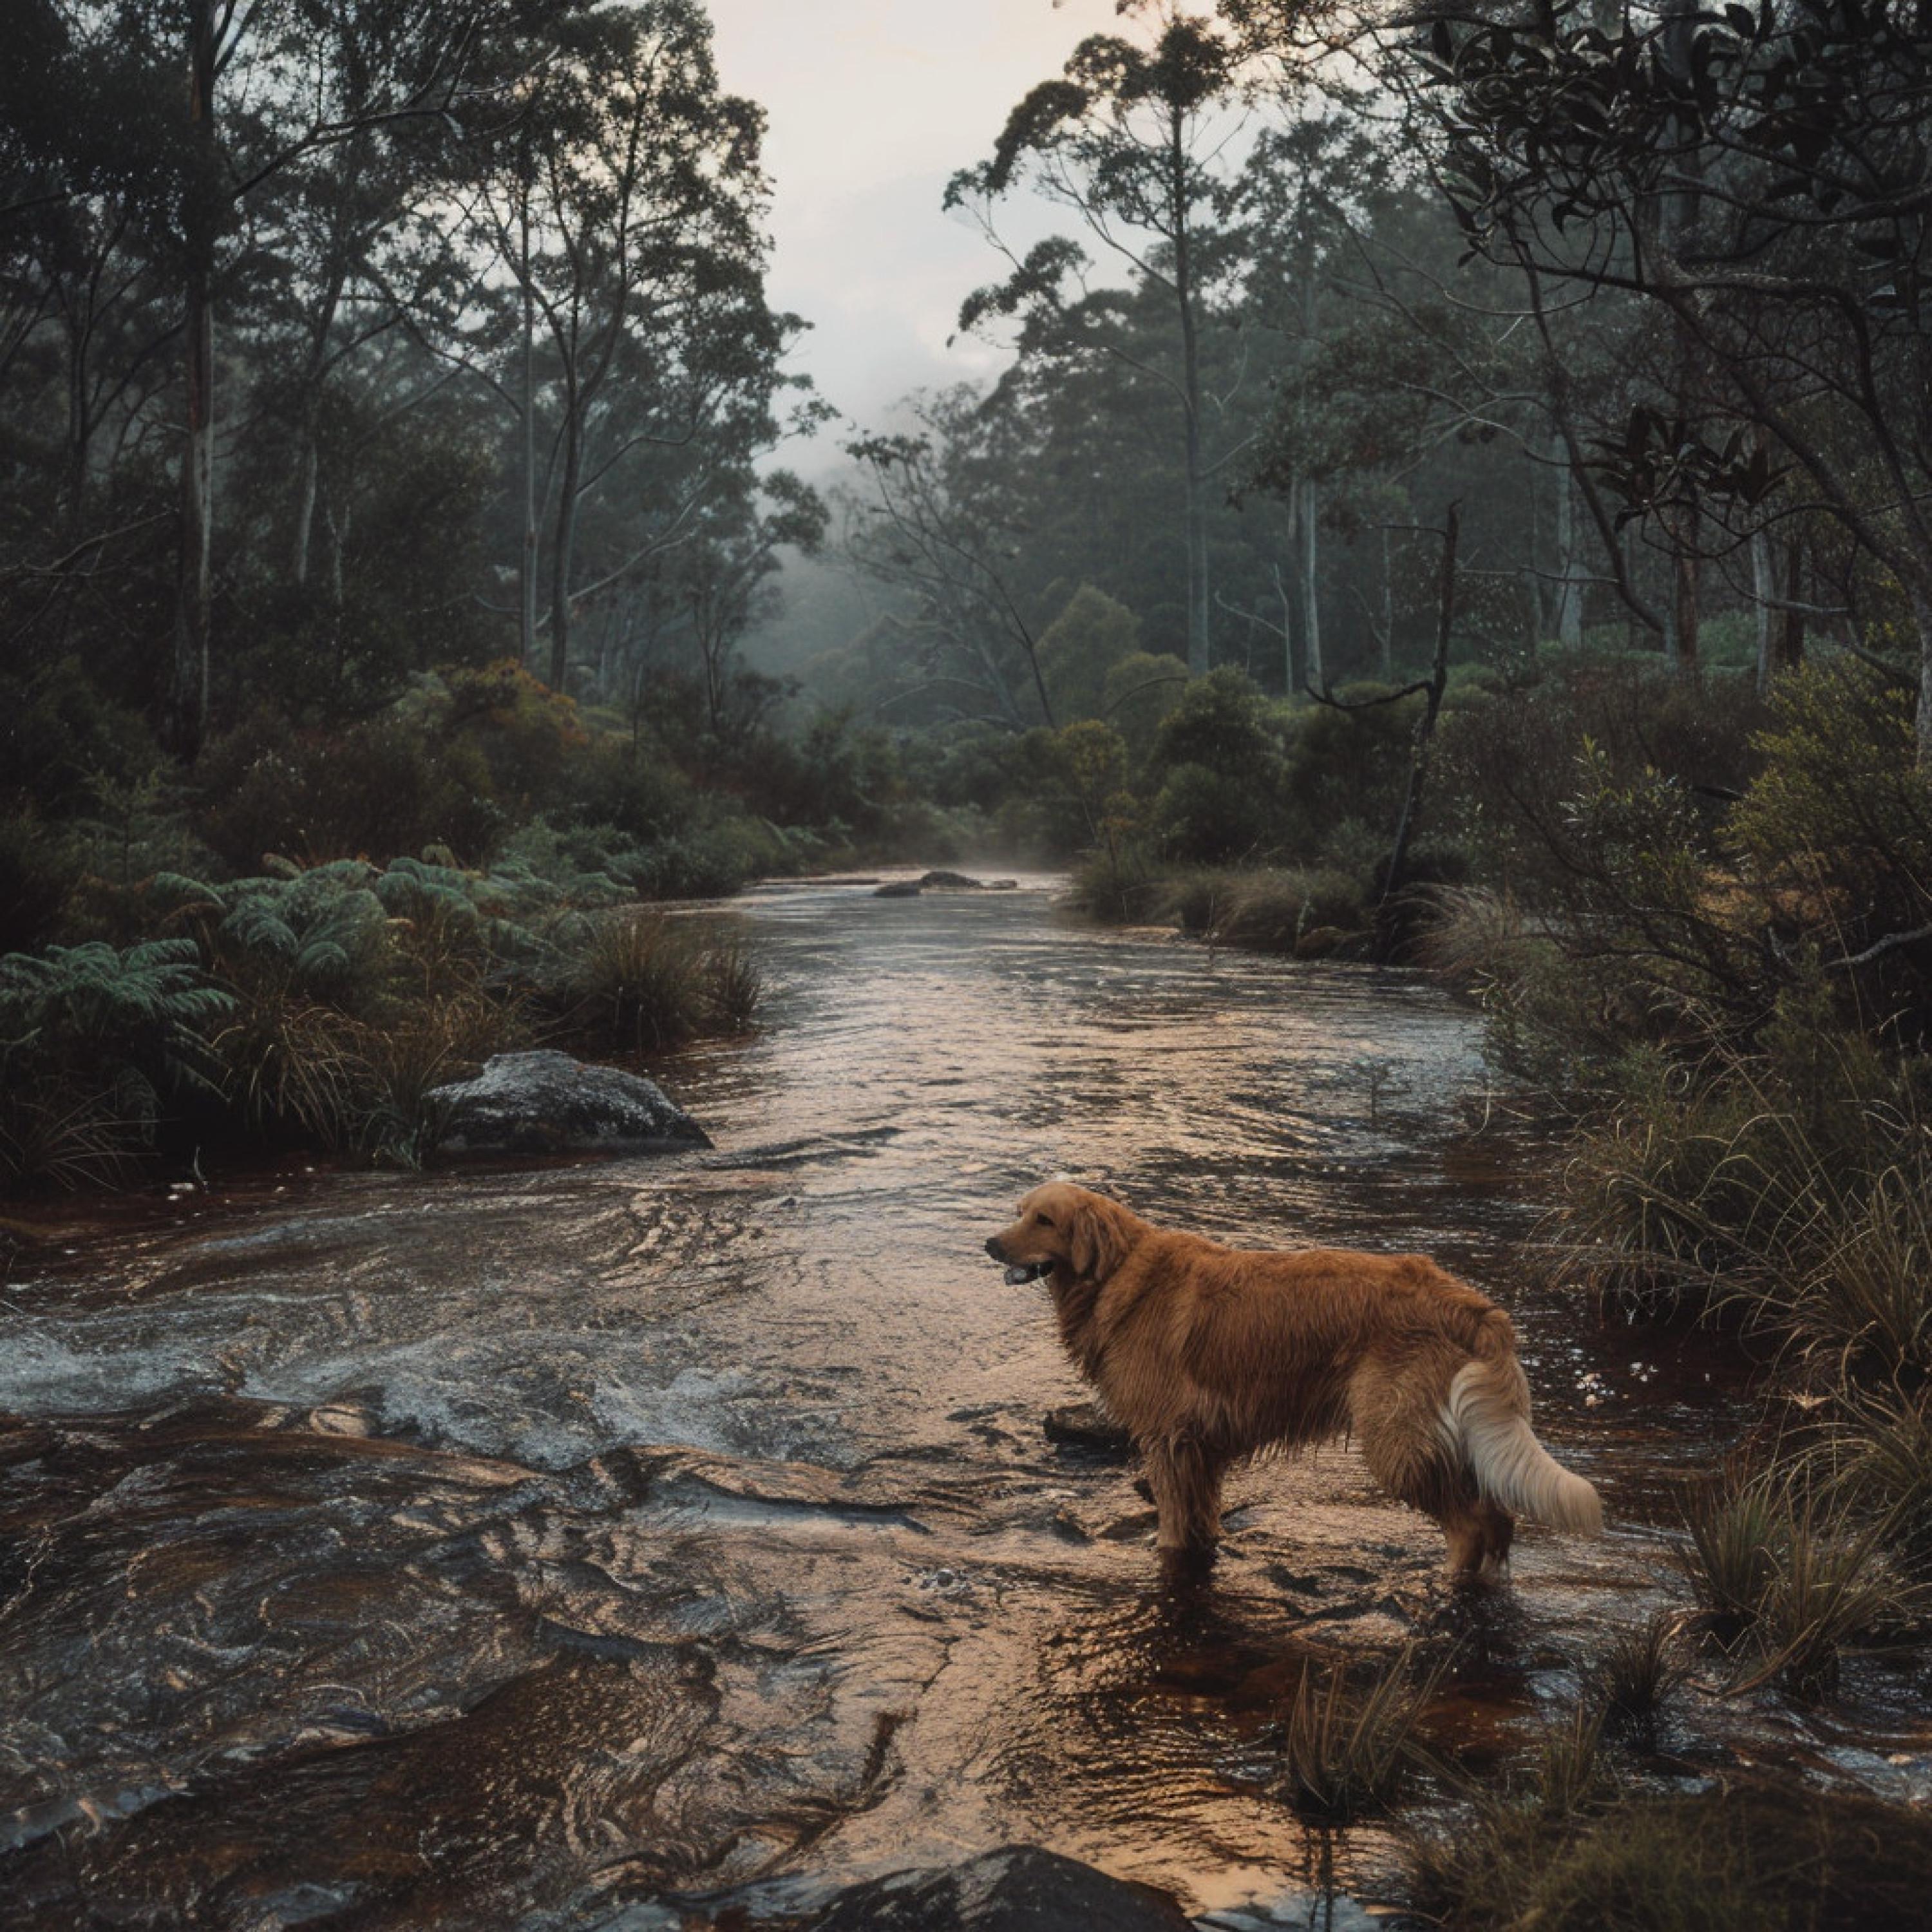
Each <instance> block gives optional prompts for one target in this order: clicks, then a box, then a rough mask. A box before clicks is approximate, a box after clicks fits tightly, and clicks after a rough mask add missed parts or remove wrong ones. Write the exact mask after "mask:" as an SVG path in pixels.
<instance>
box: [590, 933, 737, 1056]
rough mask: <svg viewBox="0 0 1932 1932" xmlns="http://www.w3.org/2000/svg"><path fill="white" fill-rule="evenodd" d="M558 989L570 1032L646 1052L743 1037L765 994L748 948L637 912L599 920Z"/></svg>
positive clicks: (710, 934)
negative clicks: (710, 1038) (700, 1039)
mask: <svg viewBox="0 0 1932 1932" xmlns="http://www.w3.org/2000/svg"><path fill="white" fill-rule="evenodd" d="M553 985H554V997H555V998H556V1001H557V1004H558V1006H559V1012H560V1013H561V1016H562V1020H563V1022H564V1024H565V1025H566V1027H568V1028H570V1029H571V1030H572V1031H577V1032H580V1033H581V1034H584V1035H586V1036H587V1037H595V1038H600V1039H603V1040H610V1041H613V1042H616V1043H622V1044H623V1045H625V1046H629V1047H631V1048H633V1049H636V1050H637V1051H640V1052H644V1051H649V1050H651V1049H664V1048H667V1047H673V1046H680V1045H682V1043H684V1042H685V1041H687V1040H691V1039H693V1038H694V1037H697V1036H698V1035H699V1034H709V1033H730V1032H742V1031H743V1030H744V1029H745V1028H746V1027H748V1025H750V1024H751V1020H752V1019H753V1017H754V1015H755V1013H757V1008H758V1006H759V1004H760V1001H761V1000H762V998H763V990H764V988H763V975H762V974H761V973H760V971H759V968H758V967H757V962H756V961H755V960H754V959H753V957H752V956H751V953H749V951H748V950H747V949H746V948H745V946H744V945H743V944H742V942H741V941H738V940H736V939H735V938H729V937H723V938H721V937H719V936H718V935H715V934H713V933H711V932H707V931H706V930H705V929H703V927H701V926H699V925H698V924H697V922H694V921H693V920H691V919H680V918H676V917H674V916H670V915H667V914H666V913H660V912H655V911H651V910H646V909H644V908H642V907H624V908H621V909H619V910H616V911H613V912H611V913H607V914H605V915H604V916H602V917H601V918H599V919H597V920H596V921H595V922H594V923H593V924H592V926H591V928H590V929H589V934H588V935H587V937H586V939H585V940H584V941H583V944H582V945H581V946H580V947H579V948H578V949H577V950H576V951H575V952H574V953H573V954H572V955H571V957H570V958H569V959H568V960H567V961H566V962H565V963H564V964H563V965H562V968H561V969H560V970H559V972H558V974H557V975H556V980H555V981H554V983H553Z"/></svg>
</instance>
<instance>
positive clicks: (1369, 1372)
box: [1349, 1362, 1512, 1583]
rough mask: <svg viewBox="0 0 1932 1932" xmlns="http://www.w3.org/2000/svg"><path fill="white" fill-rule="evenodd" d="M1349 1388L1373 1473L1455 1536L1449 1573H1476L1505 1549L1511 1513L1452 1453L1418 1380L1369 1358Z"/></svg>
mask: <svg viewBox="0 0 1932 1932" xmlns="http://www.w3.org/2000/svg"><path fill="white" fill-rule="evenodd" d="M1349 1393H1350V1397H1351V1403H1350V1409H1351V1421H1352V1427H1353V1428H1354V1430H1355V1436H1356V1439H1357V1440H1358V1442H1360V1443H1361V1445H1362V1455H1363V1458H1364V1460H1365V1461H1366V1462H1367V1464H1368V1466H1369V1471H1370V1474H1371V1475H1373V1476H1374V1478H1376V1481H1378V1482H1379V1483H1380V1484H1382V1487H1383V1488H1384V1489H1385V1490H1388V1493H1390V1495H1391V1496H1395V1497H1397V1498H1398V1499H1400V1501H1402V1502H1406V1503H1407V1504H1408V1505H1409V1507H1410V1508H1412V1509H1418V1510H1420V1511H1421V1512H1422V1513H1423V1514H1424V1515H1425V1516H1427V1517H1433V1518H1434V1519H1435V1520H1436V1522H1437V1523H1439V1525H1440V1526H1442V1533H1443V1535H1445V1537H1447V1538H1448V1540H1449V1556H1448V1572H1449V1575H1450V1577H1451V1579H1452V1580H1454V1581H1456V1582H1457V1583H1468V1582H1471V1581H1473V1580H1475V1577H1478V1575H1480V1574H1481V1571H1482V1568H1483V1563H1484V1559H1485V1558H1486V1557H1490V1556H1494V1557H1496V1558H1498V1559H1500V1558H1502V1557H1503V1556H1507V1555H1508V1553H1509V1544H1510V1535H1511V1528H1512V1526H1511V1523H1510V1520H1509V1518H1508V1517H1507V1516H1505V1515H1504V1514H1503V1512H1502V1511H1501V1510H1499V1509H1498V1508H1496V1507H1495V1506H1494V1505H1493V1504H1490V1503H1487V1502H1484V1500H1483V1499H1482V1498H1481V1496H1478V1493H1477V1491H1476V1485H1475V1478H1473V1477H1472V1475H1471V1474H1470V1472H1469V1470H1468V1469H1465V1468H1464V1467H1463V1466H1462V1465H1461V1461H1460V1457H1457V1458H1455V1459H1454V1460H1452V1454H1451V1449H1450V1448H1449V1445H1448V1444H1447V1443H1445V1442H1444V1440H1443V1439H1442V1435H1441V1433H1440V1432H1439V1430H1437V1429H1436V1427H1434V1426H1433V1418H1431V1417H1430V1415H1429V1414H1428V1413H1427V1412H1426V1411H1425V1410H1424V1409H1422V1408H1421V1406H1419V1405H1418V1403H1416V1402H1415V1400H1414V1397H1413V1390H1412V1388H1411V1387H1409V1386H1406V1385H1404V1383H1403V1381H1402V1380H1401V1379H1400V1378H1399V1377H1397V1376H1391V1375H1389V1374H1388V1373H1386V1372H1385V1371H1384V1370H1382V1366H1381V1365H1380V1364H1377V1363H1374V1362H1370V1363H1368V1364H1364V1367H1363V1369H1362V1370H1361V1372H1360V1373H1358V1375H1357V1376H1356V1378H1355V1383H1354V1385H1353V1386H1352V1388H1351V1390H1350V1392H1349Z"/></svg>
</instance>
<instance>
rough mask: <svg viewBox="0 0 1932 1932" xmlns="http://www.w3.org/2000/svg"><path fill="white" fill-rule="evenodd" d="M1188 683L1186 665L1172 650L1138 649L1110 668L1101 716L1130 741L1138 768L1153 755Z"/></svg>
mask: <svg viewBox="0 0 1932 1932" xmlns="http://www.w3.org/2000/svg"><path fill="white" fill-rule="evenodd" d="M1186 687H1187V664H1186V663H1185V661H1184V660H1182V659H1181V658H1178V657H1175V655H1173V654H1172V652H1154V651H1135V652H1131V653H1130V655H1127V656H1126V657H1124V658H1121V659H1119V660H1118V661H1117V662H1116V663H1115V664H1113V666H1112V667H1111V668H1110V669H1109V671H1108V673H1107V681H1106V685H1105V686H1104V687H1103V690H1102V692H1101V706H1100V709H1101V715H1102V716H1103V717H1104V718H1106V719H1107V721H1109V723H1110V724H1112V726H1113V727H1114V728H1115V730H1117V731H1118V732H1119V733H1120V734H1121V736H1122V737H1123V738H1124V739H1125V740H1126V741H1127V757H1128V761H1129V763H1130V765H1131V766H1133V769H1136V770H1139V769H1140V767H1141V766H1143V765H1144V764H1145V763H1147V761H1148V758H1149V757H1151V755H1152V754H1153V751H1154V744H1155V742H1156V739H1157V737H1158V736H1159V734H1160V727H1161V726H1162V724H1163V723H1164V722H1165V721H1166V719H1167V718H1169V716H1170V715H1172V712H1174V709H1175V706H1178V704H1179V703H1180V702H1181V693H1182V691H1184V689H1185V688H1186Z"/></svg>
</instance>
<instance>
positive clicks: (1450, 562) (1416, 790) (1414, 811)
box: [1375, 503, 1462, 964]
mask: <svg viewBox="0 0 1932 1932" xmlns="http://www.w3.org/2000/svg"><path fill="white" fill-rule="evenodd" d="M1461 532H1462V505H1460V504H1459V503H1451V505H1449V515H1448V520H1447V522H1446V523H1445V526H1444V528H1443V532H1442V575H1441V577H1440V578H1439V587H1438V589H1437V592H1436V659H1435V662H1434V663H1433V665H1432V666H1431V667H1430V674H1429V688H1428V690H1427V692H1426V693H1425V694H1424V703H1423V707H1422V715H1421V717H1420V718H1418V719H1417V720H1416V721H1415V735H1414V736H1412V738H1411V739H1410V740H1409V787H1408V789H1407V790H1406V792H1405V793H1403V801H1402V816H1401V817H1400V818H1399V819H1398V820H1397V821H1396V828H1395V838H1394V842H1393V843H1392V844H1391V846H1390V847H1389V858H1388V871H1387V872H1386V873H1385V874H1384V876H1383V879H1382V896H1381V898H1379V900H1377V901H1376V937H1375V949H1376V961H1377V962H1378V963H1379V964H1385V963H1386V962H1388V959H1390V958H1391V956H1393V955H1394V951H1395V949H1396V945H1397V941H1398V940H1399V939H1400V931H1399V929H1398V927H1397V922H1396V916H1397V910H1398V909H1399V904H1400V897H1399V895H1400V893H1401V891H1402V889H1403V884H1404V883H1405V882H1406V879H1407V877H1408V872H1409V841H1410V840H1411V839H1412V838H1414V836H1415V824H1416V820H1417V819H1418V817H1420V815H1421V810H1422V794H1423V790H1424V787H1425V786H1426V785H1427V783H1428V779H1429V761H1430V752H1431V750H1432V748H1433V745H1434V742H1435V737H1436V718H1437V716H1438V715H1439V713H1440V712H1441V711H1442V694H1443V691H1445V688H1447V687H1448V682H1449V634H1450V631H1451V627H1452V626H1453V625H1454V622H1455V618H1456V547H1457V539H1458V538H1459V537H1460V535H1461Z"/></svg>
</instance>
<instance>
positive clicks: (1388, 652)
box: [1382, 523, 1395, 684]
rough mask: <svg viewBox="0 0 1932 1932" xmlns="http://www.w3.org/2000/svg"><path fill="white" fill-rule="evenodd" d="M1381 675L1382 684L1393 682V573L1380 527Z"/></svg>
mask: <svg viewBox="0 0 1932 1932" xmlns="http://www.w3.org/2000/svg"><path fill="white" fill-rule="evenodd" d="M1382 682H1384V683H1385V684H1393V683H1394V682H1395V571H1394V568H1393V566H1392V565H1391V560H1390V557H1389V531H1388V524H1386V523H1385V524H1383V526H1382Z"/></svg>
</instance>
